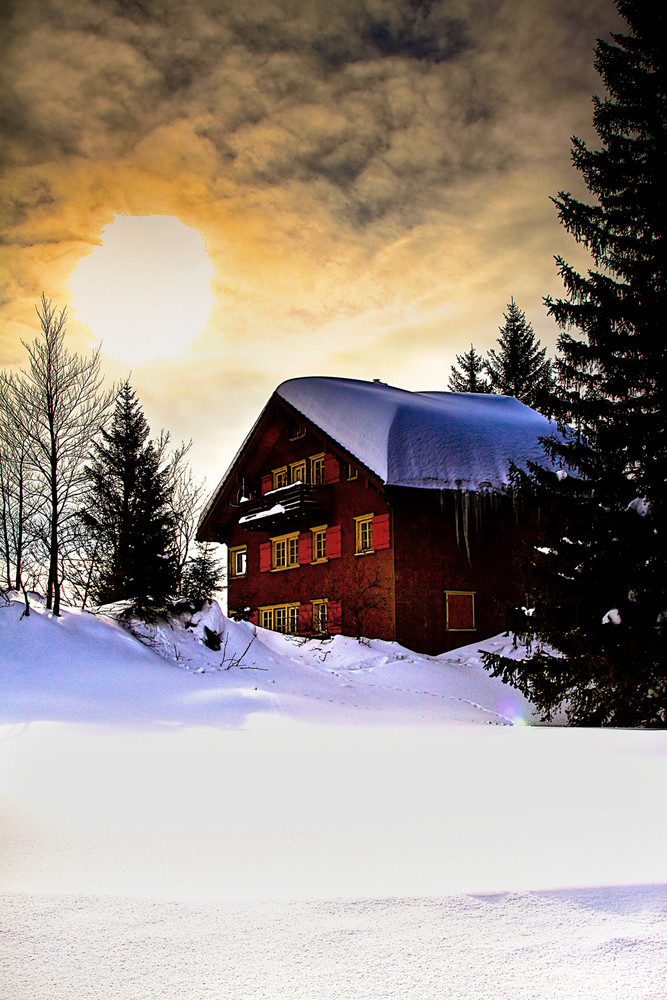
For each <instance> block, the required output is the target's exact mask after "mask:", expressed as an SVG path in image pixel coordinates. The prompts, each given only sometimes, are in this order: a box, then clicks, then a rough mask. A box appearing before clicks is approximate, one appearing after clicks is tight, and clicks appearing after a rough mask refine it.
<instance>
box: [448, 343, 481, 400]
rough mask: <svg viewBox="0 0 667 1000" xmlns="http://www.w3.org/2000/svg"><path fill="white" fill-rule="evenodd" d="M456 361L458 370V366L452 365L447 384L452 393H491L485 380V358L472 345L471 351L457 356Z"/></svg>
mask: <svg viewBox="0 0 667 1000" xmlns="http://www.w3.org/2000/svg"><path fill="white" fill-rule="evenodd" d="M456 361H457V364H458V368H457V365H452V367H451V375H450V376H449V382H448V383H447V384H448V386H449V388H450V389H451V391H452V392H491V389H490V387H489V383H488V382H487V381H486V379H485V378H484V372H485V371H486V365H485V363H484V358H483V357H482V356H481V355H480V354H478V353H477V351H476V350H475V348H474V347H473V345H472V344H471V345H470V350H469V351H465V352H464V353H463V354H457V355H456Z"/></svg>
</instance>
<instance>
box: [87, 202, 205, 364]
mask: <svg viewBox="0 0 667 1000" xmlns="http://www.w3.org/2000/svg"><path fill="white" fill-rule="evenodd" d="M101 239H102V242H101V244H100V246H97V247H95V249H94V250H93V251H92V253H90V254H89V255H88V256H87V257H85V258H84V259H83V260H82V261H81V262H80V263H79V264H78V266H77V268H76V270H75V271H74V273H73V274H72V277H71V283H70V287H71V299H72V307H73V309H74V311H75V313H76V315H77V317H78V318H79V319H80V320H81V322H83V323H87V324H88V326H89V327H90V329H91V330H92V332H93V336H94V337H96V338H97V339H99V340H101V341H102V350H103V352H104V353H105V354H109V355H110V356H111V357H114V358H118V359H119V360H121V361H133V362H143V361H151V360H153V359H155V358H162V357H168V356H171V355H178V354H182V353H184V352H185V351H186V350H187V349H188V347H189V346H190V344H191V343H192V341H193V340H194V339H195V338H196V337H197V336H198V335H199V334H200V333H201V332H202V331H203V329H204V327H205V326H206V321H207V319H208V316H209V313H210V311H211V307H212V305H213V295H212V292H211V279H212V278H213V273H214V268H213V265H212V263H211V261H210V260H209V258H208V255H207V253H206V246H205V244H204V240H203V239H202V237H201V235H200V233H198V232H197V230H195V229H192V228H190V226H186V225H184V223H182V222H180V221H179V220H178V219H175V218H173V217H172V216H170V215H116V216H115V217H114V221H113V222H111V223H109V225H108V226H105V227H104V229H103V230H102V235H101Z"/></svg>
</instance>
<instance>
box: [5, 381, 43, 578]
mask: <svg viewBox="0 0 667 1000" xmlns="http://www.w3.org/2000/svg"><path fill="white" fill-rule="evenodd" d="M12 392H13V387H12V385H11V384H9V383H8V382H7V381H6V380H5V379H4V377H3V373H0V553H1V554H2V563H3V572H4V574H5V580H6V584H7V589H8V590H12V589H16V590H20V589H21V587H22V584H23V578H24V575H25V574H24V569H25V567H26V565H31V566H34V564H35V563H37V562H38V561H39V550H40V548H41V536H42V529H43V515H44V502H43V498H42V495H41V493H40V490H39V484H38V483H37V479H36V475H35V472H34V469H33V467H32V464H31V462H30V451H29V448H30V446H29V442H28V441H27V440H26V438H25V436H24V435H23V434H21V433H20V431H19V429H18V428H17V427H16V425H15V423H14V421H13V419H12V414H13V413H14V412H15V410H16V406H17V404H16V401H15V400H13V399H12V398H11V397H12ZM42 554H43V552H42Z"/></svg>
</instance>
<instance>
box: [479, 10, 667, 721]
mask: <svg viewBox="0 0 667 1000" xmlns="http://www.w3.org/2000/svg"><path fill="white" fill-rule="evenodd" d="M617 7H618V10H619V12H620V14H621V15H622V17H623V18H624V19H625V21H626V22H627V24H628V26H629V29H630V30H629V33H628V34H614V35H612V41H610V42H607V41H602V40H600V41H599V42H598V45H597V49H596V68H597V70H598V72H599V73H600V75H601V77H602V79H603V81H604V84H605V87H606V91H607V96H606V97H605V98H604V99H599V98H595V99H594V119H593V120H594V125H595V129H596V131H597V134H598V136H599V139H600V141H601V148H600V149H598V150H589V149H588V147H587V146H586V144H585V143H584V142H582V141H581V140H580V139H577V138H575V139H574V140H573V161H574V165H575V167H576V168H577V169H578V170H580V171H581V173H582V174H583V177H584V179H585V181H586V184H587V187H588V189H589V191H590V192H591V194H592V195H594V196H595V200H594V201H593V203H592V204H586V203H584V202H581V201H579V200H577V199H576V198H573V197H572V196H571V195H570V194H567V193H561V194H560V195H559V196H558V198H557V199H554V200H555V203H556V205H557V208H558V212H559V216H560V219H561V221H562V223H563V225H564V226H565V227H566V229H567V230H568V232H570V233H572V234H573V235H574V237H575V238H576V239H577V241H578V242H581V243H583V244H584V245H585V246H586V247H587V248H588V250H589V251H590V253H591V256H592V258H593V261H594V264H595V268H596V269H591V270H590V271H589V272H588V274H587V275H585V276H582V275H581V274H578V273H577V272H576V271H575V270H574V269H573V268H572V267H571V266H569V265H568V264H566V263H565V261H564V260H562V259H560V258H557V262H558V266H559V269H560V273H561V275H562V277H563V281H564V284H565V288H566V290H567V293H568V297H567V298H566V299H560V300H552V299H547V300H546V301H547V304H548V306H549V310H550V312H551V314H552V315H553V316H555V318H556V319H557V321H558V322H559V324H560V325H561V327H562V329H563V333H562V334H561V336H560V338H559V342H558V347H559V350H560V357H559V360H558V362H557V366H558V374H559V381H560V383H561V391H560V393H559V397H560V398H559V400H558V402H557V406H558V409H557V413H556V415H557V417H558V420H559V426H560V429H561V431H562V434H563V437H562V439H561V440H553V441H552V442H551V444H550V451H551V454H552V456H553V457H554V458H555V459H556V460H557V461H560V462H561V463H562V465H563V467H564V468H565V469H567V468H569V469H570V470H571V471H573V472H574V473H575V476H574V477H573V476H569V477H567V478H561V480H560V483H559V482H558V480H556V479H555V478H554V477H553V476H548V475H547V474H546V473H544V472H540V471H539V470H534V475H533V477H532V479H531V481H530V482H528V483H527V482H526V481H525V480H524V481H523V482H522V483H521V484H520V492H521V491H524V492H527V493H528V495H529V496H530V494H531V492H532V494H533V497H532V500H533V504H536V505H539V507H540V509H541V511H542V515H543V516H542V519H541V522H540V525H539V528H540V530H541V532H542V535H543V538H542V544H540V545H538V546H537V547H536V548H533V549H532V556H531V558H530V559H528V560H527V568H526V579H527V586H528V590H529V593H530V604H531V605H534V606H533V607H531V608H530V612H531V613H530V616H529V617H528V616H527V615H526V614H522V613H521V612H519V611H515V612H514V613H513V615H512V616H510V620H509V625H510V627H512V628H513V630H514V631H515V632H516V633H518V634H519V635H520V636H522V637H523V638H524V639H527V640H528V641H529V643H530V650H529V653H530V655H529V656H528V657H527V658H526V659H525V660H522V661H515V662H512V661H510V660H508V659H505V658H503V657H499V656H488V657H486V663H487V666H489V667H491V668H492V670H493V672H494V673H495V674H496V675H501V676H503V678H504V679H505V680H507V681H509V682H510V683H514V684H516V686H517V687H519V688H520V689H521V690H522V691H524V692H525V693H526V694H528V695H529V696H530V697H532V698H533V700H534V701H535V703H536V704H537V705H538V707H539V708H541V709H542V710H543V712H545V713H546V714H547V715H548V714H549V713H550V712H552V711H553V710H554V709H556V708H557V707H558V706H559V705H560V704H562V703H563V702H564V703H566V704H567V705H569V716H570V719H571V720H572V721H573V722H575V723H583V724H601V725H605V724H613V725H664V723H665V722H666V721H667V656H666V654H665V650H666V649H667V558H666V556H667V545H666V534H667V529H666V524H667V522H666V515H667V427H666V426H665V420H666V402H667V358H666V357H665V354H666V353H667V347H666V343H665V329H667V281H666V276H665V219H666V217H667V216H666V213H665V193H664V177H665V168H666V166H667V164H666V151H667V95H666V93H665V81H666V79H667V75H666V72H665V47H664V37H665V34H664V32H665V26H666V25H665V21H666V15H665V13H664V10H663V8H661V7H654V6H650V5H648V4H646V3H643V2H639V0H618V2H617ZM568 328H574V329H575V330H577V331H578V333H577V335H576V336H572V335H571V334H570V333H569V332H568Z"/></svg>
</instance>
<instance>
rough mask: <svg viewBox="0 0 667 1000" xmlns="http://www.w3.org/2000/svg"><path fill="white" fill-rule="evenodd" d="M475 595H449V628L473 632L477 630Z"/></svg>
mask: <svg viewBox="0 0 667 1000" xmlns="http://www.w3.org/2000/svg"><path fill="white" fill-rule="evenodd" d="M474 600H475V598H474V595H473V594H447V628H448V629H452V630H457V629H458V630H461V631H467V632H472V631H473V630H474V628H475V605H474Z"/></svg>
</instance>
